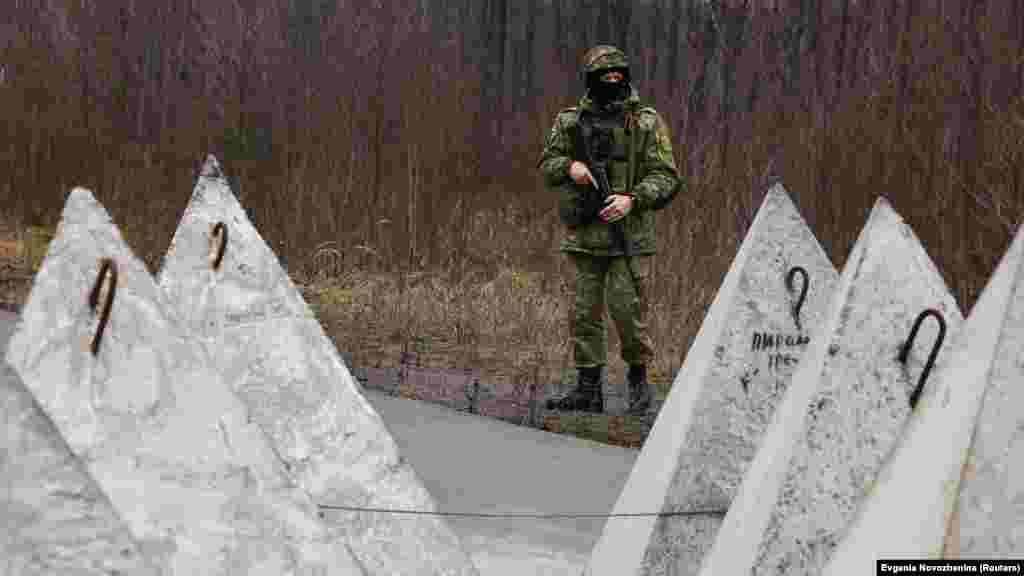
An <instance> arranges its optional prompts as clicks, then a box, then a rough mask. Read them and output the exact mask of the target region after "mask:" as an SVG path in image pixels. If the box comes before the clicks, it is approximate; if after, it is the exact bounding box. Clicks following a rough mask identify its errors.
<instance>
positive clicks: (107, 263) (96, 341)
mask: <svg viewBox="0 0 1024 576" xmlns="http://www.w3.org/2000/svg"><path fill="white" fill-rule="evenodd" d="M104 280H108V281H109V282H108V287H107V292H106V295H105V297H104V298H103V307H102V308H101V310H100V323H99V326H97V327H96V334H94V335H93V337H92V343H91V344H90V346H89V350H90V351H91V352H92V355H93V356H96V353H97V352H99V349H100V341H101V340H103V331H104V330H105V329H106V327H107V322H108V321H109V320H110V308H111V307H112V306H113V304H114V292H115V291H116V290H117V264H115V263H114V260H113V259H111V258H103V259H102V260H100V271H99V274H97V275H96V281H95V282H94V283H93V285H92V290H91V291H90V292H89V309H90V310H92V311H93V313H96V306H97V305H98V304H99V300H100V289H101V287H102V286H103V284H104V282H103V281H104Z"/></svg>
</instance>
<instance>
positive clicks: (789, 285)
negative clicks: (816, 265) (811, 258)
mask: <svg viewBox="0 0 1024 576" xmlns="http://www.w3.org/2000/svg"><path fill="white" fill-rule="evenodd" d="M797 272H799V273H800V274H801V275H802V276H803V277H804V285H803V288H801V289H800V296H799V298H797V301H796V304H794V305H793V309H792V310H793V322H795V323H796V328H797V330H803V328H801V327H800V309H801V308H803V306H804V300H805V299H806V298H807V288H808V286H810V283H811V281H810V277H809V276H808V275H807V270H805V269H804V268H803V267H802V266H794V267H792V268H790V269H789V273H788V274H786V289H787V290H789V291H790V292H793V276H795V275H796V273H797Z"/></svg>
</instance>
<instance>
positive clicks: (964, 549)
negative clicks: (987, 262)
mask: <svg viewBox="0 0 1024 576" xmlns="http://www.w3.org/2000/svg"><path fill="white" fill-rule="evenodd" d="M1022 235H1024V230H1021V229H1018V231H1017V237H1016V238H1015V239H1014V247H1013V249H1012V251H1011V253H1012V254H1014V256H1013V259H1014V260H1016V268H1017V273H1016V279H1015V280H1014V283H1013V293H1012V295H1011V296H1010V302H1009V304H1008V306H1007V309H1006V315H1005V316H1004V318H1003V322H1002V328H1001V329H1000V330H999V344H997V345H996V353H995V358H994V359H993V361H992V366H991V369H990V371H989V373H988V382H987V386H986V390H985V397H984V400H983V403H982V407H981V412H980V413H979V414H978V420H977V423H976V424H975V431H974V438H973V440H972V442H971V447H970V451H969V452H968V455H967V461H966V463H965V465H964V470H963V475H962V484H961V486H960V499H959V503H958V509H957V515H958V516H959V518H958V519H954V520H953V521H952V522H951V526H950V538H949V539H948V541H947V546H946V550H945V555H946V557H952V558H956V557H960V558H1021V557H1024V262H1022V260H1024V255H1022V254H1024V247H1021V244H1024V239H1022ZM989 328H990V329H991V330H993V331H994V330H997V328H996V325H992V326H990V327H989ZM957 533H959V539H957V538H956V535H957Z"/></svg>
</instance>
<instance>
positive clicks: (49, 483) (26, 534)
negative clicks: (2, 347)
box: [0, 360, 160, 576]
mask: <svg viewBox="0 0 1024 576" xmlns="http://www.w3.org/2000/svg"><path fill="white" fill-rule="evenodd" d="M0 437H3V445H2V447H0V519H2V520H0V527H2V530H0V532H2V533H3V534H4V537H3V538H0V566H2V569H0V572H2V573H3V574H6V575H7V576H20V575H27V574H73V575H83V576H84V575H86V574H140V575H154V576H155V575H157V574H160V572H158V571H157V569H156V567H155V566H154V565H152V564H151V563H150V562H149V561H148V559H147V558H146V556H145V553H144V552H142V551H140V549H139V546H138V543H137V542H136V541H135V538H133V537H132V535H131V532H130V531H129V530H128V526H127V525H126V524H125V523H124V521H123V520H122V519H121V518H120V517H119V516H118V514H117V512H116V511H115V510H114V508H113V506H112V505H111V504H110V501H109V500H108V499H107V497H106V496H105V495H104V494H103V491H102V490H100V488H99V486H98V485H97V484H96V481H95V480H94V479H93V478H92V476H90V475H89V472H88V470H86V468H85V466H83V465H82V463H81V462H80V461H79V460H78V458H77V457H75V455H74V454H72V453H71V451H70V450H69V449H68V446H67V444H65V442H64V439H63V438H62V437H61V435H60V432H58V431H57V429H56V428H54V426H53V423H52V422H50V420H49V418H47V417H46V415H45V414H43V412H42V410H40V408H39V406H38V404H36V402H35V399H34V398H33V397H32V394H30V393H29V391H28V390H27V389H26V388H25V385H24V384H23V383H22V382H21V379H20V378H19V377H18V375H17V373H15V372H14V370H13V369H12V368H11V367H10V366H8V365H7V363H6V362H4V361H3V360H0Z"/></svg>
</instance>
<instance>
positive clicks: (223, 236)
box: [210, 222, 228, 270]
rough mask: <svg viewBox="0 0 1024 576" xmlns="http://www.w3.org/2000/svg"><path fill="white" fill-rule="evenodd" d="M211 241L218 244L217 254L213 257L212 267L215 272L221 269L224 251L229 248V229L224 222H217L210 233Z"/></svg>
mask: <svg viewBox="0 0 1024 576" xmlns="http://www.w3.org/2000/svg"><path fill="white" fill-rule="evenodd" d="M210 239H211V240H213V241H215V242H217V254H216V255H215V256H214V257H213V262H211V263H210V264H211V266H212V267H213V269H214V270H218V269H220V263H221V261H222V260H223V259H224V250H225V249H226V248H227V246H228V227H227V225H226V224H224V222H217V223H216V224H215V225H214V226H213V232H211V233H210Z"/></svg>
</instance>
